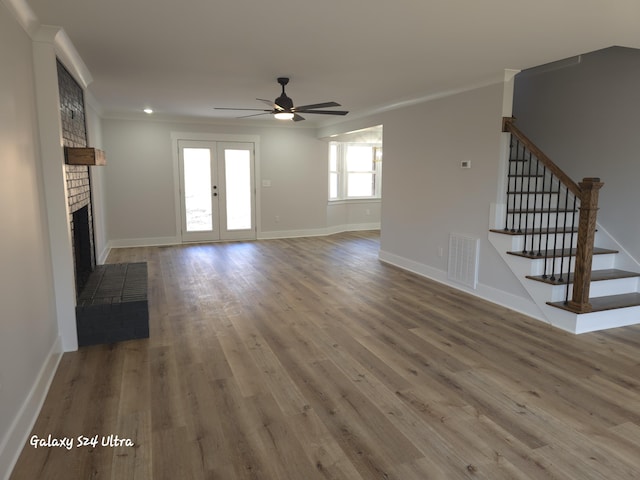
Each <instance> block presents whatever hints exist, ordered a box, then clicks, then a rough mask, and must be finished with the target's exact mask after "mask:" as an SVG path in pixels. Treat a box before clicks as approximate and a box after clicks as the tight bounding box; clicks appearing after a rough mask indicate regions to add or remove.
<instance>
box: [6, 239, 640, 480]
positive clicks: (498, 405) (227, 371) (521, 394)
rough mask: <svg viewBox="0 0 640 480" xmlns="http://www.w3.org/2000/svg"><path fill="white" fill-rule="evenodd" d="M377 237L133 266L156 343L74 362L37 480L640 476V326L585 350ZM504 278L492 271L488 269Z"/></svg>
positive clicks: (29, 467) (52, 398)
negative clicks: (396, 262) (63, 443)
mask: <svg viewBox="0 0 640 480" xmlns="http://www.w3.org/2000/svg"><path fill="white" fill-rule="evenodd" d="M378 249H379V241H378V234H377V232H358V233H345V234H339V235H334V236H329V237H319V238H301V239H288V240H266V241H258V242H243V243H220V244H208V245H190V246H175V247H156V248H132V249H120V250H114V251H113V252H112V254H111V255H110V257H109V262H111V263H119V262H140V261H145V262H148V268H149V298H150V312H151V313H150V328H151V337H150V338H149V339H146V340H136V341H130V342H124V343H120V344H115V345H105V346H95V347H85V348H82V349H80V350H79V351H78V352H73V353H66V354H65V355H64V356H63V358H62V361H61V364H60V367H59V369H58V372H57V374H56V377H55V379H54V381H53V385H52V387H51V390H50V392H49V395H48V397H47V400H46V403H45V405H44V407H43V409H42V412H41V414H40V416H39V418H38V421H37V423H36V425H35V427H34V429H33V435H37V436H38V437H40V438H46V437H47V436H48V435H52V436H53V437H55V438H63V437H67V438H70V439H74V440H75V441H76V442H77V437H78V436H81V435H83V436H86V437H93V436H94V435H98V437H99V439H100V440H101V439H102V437H107V436H108V435H118V436H119V438H128V439H131V440H132V441H133V442H134V443H135V446H133V447H131V446H117V447H111V446H101V445H98V446H96V447H95V448H92V447H87V446H85V447H81V448H78V447H77V446H76V445H75V444H74V448H73V449H71V450H67V449H64V448H55V447H53V448H46V447H40V448H34V447H33V446H31V445H29V444H27V445H26V446H25V448H24V450H23V453H22V455H21V457H20V459H19V461H18V464H17V465H16V468H15V470H14V473H13V476H12V477H11V478H12V479H13V480H22V479H29V480H32V479H47V480H51V479H65V480H68V479H83V480H84V479H114V480H116V479H117V480H123V479H154V480H157V479H171V480H175V479H181V480H182V479H225V480H232V479H256V480H258V479H259V480H272V479H273V480H275V479H283V480H284V479H291V480H315V479H318V480H319V479H336V480H338V479H348V480H377V479H380V480H389V479H394V480H396V479H397V480H425V479H447V480H450V479H454V480H455V479H490V480H499V479H535V480H540V479H557V480H560V479H562V480H565V479H569V480H570V479H576V480H588V479H599V480H600V479H601V480H613V479H637V478H638V476H639V475H640V378H639V374H640V327H626V328H620V329H616V330H612V331H609V332H605V333H590V334H584V335H580V336H573V335H570V334H567V333H564V332H562V331H559V330H556V329H553V328H551V327H549V326H547V325H545V324H543V323H541V322H538V321H535V320H531V319H529V318H527V317H524V316H522V315H519V314H517V313H514V312H512V311H510V310H507V309H505V308H502V307H499V306H496V305H492V304H489V303H486V302H483V301H481V300H478V299H476V298H475V297H472V296H469V295H466V294H463V293H461V292H459V291H456V290H451V289H449V288H446V287H444V286H442V285H439V284H437V283H434V282H431V281H429V280H426V279H423V278H420V277H418V276H415V275H412V274H410V273H407V272H404V271H402V270H400V269H397V268H393V267H390V266H388V265H385V264H382V263H380V262H379V261H378V259H377V254H378ZM485 268H487V266H485Z"/></svg>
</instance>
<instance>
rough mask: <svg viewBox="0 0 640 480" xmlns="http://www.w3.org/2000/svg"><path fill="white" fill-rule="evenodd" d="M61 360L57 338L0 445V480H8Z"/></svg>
mask: <svg viewBox="0 0 640 480" xmlns="http://www.w3.org/2000/svg"><path fill="white" fill-rule="evenodd" d="M61 358H62V339H61V338H60V337H58V338H57V339H56V341H55V342H54V344H53V345H52V347H51V350H50V351H49V355H48V356H47V359H46V361H45V363H44V365H42V368H41V369H40V373H39V374H38V378H37V379H36V381H35V383H34V384H33V387H32V388H31V391H30V392H29V395H27V398H26V399H25V401H24V403H23V404H22V408H21V409H20V411H19V412H18V414H17V415H16V416H15V419H14V420H13V423H12V424H11V427H10V428H9V431H8V432H7V435H6V437H5V438H4V440H3V441H2V444H0V478H1V479H2V480H8V479H9V476H10V475H11V471H12V470H13V467H14V466H15V464H16V462H17V461H18V457H19V456H20V453H21V452H22V449H23V448H24V446H25V445H26V443H27V439H28V437H29V434H30V433H31V430H32V428H33V426H34V424H35V423H36V419H37V418H38V415H39V414H40V410H41V409H42V405H43V404H44V400H45V398H46V397H47V392H48V391H49V387H50V386H51V382H52V381H53V377H54V375H55V373H56V370H57V369H58V364H59V363H60V359H61Z"/></svg>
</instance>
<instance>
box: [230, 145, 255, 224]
mask: <svg viewBox="0 0 640 480" xmlns="http://www.w3.org/2000/svg"><path fill="white" fill-rule="evenodd" d="M224 172H225V182H226V184H225V186H226V191H227V195H226V203H227V230H249V229H251V228H252V225H251V152H250V151H249V150H231V149H229V150H225V151H224Z"/></svg>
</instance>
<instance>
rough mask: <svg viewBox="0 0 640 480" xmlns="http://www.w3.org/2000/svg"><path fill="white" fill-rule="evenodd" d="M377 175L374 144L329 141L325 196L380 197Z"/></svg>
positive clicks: (378, 152) (379, 174)
mask: <svg viewBox="0 0 640 480" xmlns="http://www.w3.org/2000/svg"><path fill="white" fill-rule="evenodd" d="M381 178H382V147H381V146H379V145H378V144H365V143H341V142H331V143H330V144H329V200H350V199H363V198H380V196H381V188H380V185H381Z"/></svg>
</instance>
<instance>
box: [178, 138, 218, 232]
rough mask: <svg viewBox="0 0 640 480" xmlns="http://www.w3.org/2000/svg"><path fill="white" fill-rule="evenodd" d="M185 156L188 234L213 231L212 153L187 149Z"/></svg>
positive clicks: (207, 150)
mask: <svg viewBox="0 0 640 480" xmlns="http://www.w3.org/2000/svg"><path fill="white" fill-rule="evenodd" d="M183 156H184V207H185V214H186V223H187V225H186V227H187V232H203V231H209V230H213V214H212V205H211V151H210V150H209V149H208V148H185V149H183Z"/></svg>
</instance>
